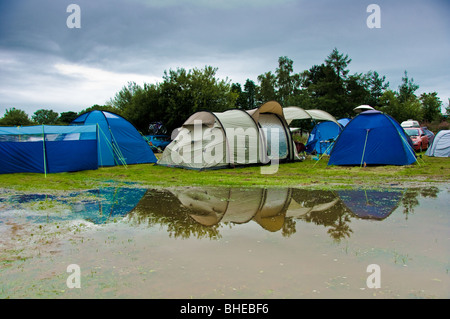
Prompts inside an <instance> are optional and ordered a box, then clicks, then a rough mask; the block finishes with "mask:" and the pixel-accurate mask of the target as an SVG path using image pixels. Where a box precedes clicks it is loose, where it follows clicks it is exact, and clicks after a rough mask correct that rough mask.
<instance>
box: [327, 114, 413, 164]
mask: <svg viewBox="0 0 450 319" xmlns="http://www.w3.org/2000/svg"><path fill="white" fill-rule="evenodd" d="M414 162H416V156H415V153H414V150H413V149H412V147H411V141H410V139H409V137H408V136H407V135H406V133H405V131H404V130H403V128H402V127H401V126H400V124H398V122H397V121H395V120H394V119H393V118H392V117H390V116H389V115H387V114H384V113H382V112H380V111H375V110H373V111H366V112H362V113H360V114H359V115H357V116H356V117H355V118H354V119H352V120H351V121H350V122H349V123H348V124H347V125H346V126H345V128H344V130H343V131H342V133H341V134H340V135H339V137H338V139H337V140H336V143H335V144H334V146H333V149H332V150H331V153H330V159H329V161H328V165H360V166H362V165H410V164H413V163H414Z"/></svg>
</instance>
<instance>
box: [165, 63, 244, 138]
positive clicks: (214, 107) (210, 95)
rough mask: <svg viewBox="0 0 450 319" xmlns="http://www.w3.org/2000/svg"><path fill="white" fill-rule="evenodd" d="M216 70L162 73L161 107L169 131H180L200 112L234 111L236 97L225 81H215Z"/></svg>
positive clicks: (207, 67) (211, 68)
mask: <svg viewBox="0 0 450 319" xmlns="http://www.w3.org/2000/svg"><path fill="white" fill-rule="evenodd" d="M216 73H217V68H213V67H211V66H206V67H205V68H204V69H197V68H194V69H192V70H189V71H186V70H185V69H182V68H181V69H177V70H169V72H167V71H165V72H164V76H163V79H164V81H163V83H161V85H160V90H161V91H160V100H159V102H160V104H161V105H164V107H165V117H164V123H165V124H166V126H167V127H168V129H169V130H172V129H175V128H177V127H179V126H180V125H181V124H183V122H184V121H185V120H186V119H187V118H188V117H189V116H190V115H191V114H192V113H195V112H197V111H201V110H209V111H213V112H222V111H225V110H227V109H230V108H234V107H235V104H236V99H237V98H238V94H237V93H236V92H232V91H231V85H230V83H229V81H228V80H219V79H217V78H216Z"/></svg>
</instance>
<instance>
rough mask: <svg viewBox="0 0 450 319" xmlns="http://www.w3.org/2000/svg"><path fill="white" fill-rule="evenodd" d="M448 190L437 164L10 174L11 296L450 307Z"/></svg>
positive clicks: (2, 274) (1, 238) (4, 291)
mask: <svg viewBox="0 0 450 319" xmlns="http://www.w3.org/2000/svg"><path fill="white" fill-rule="evenodd" d="M449 180H450V161H449V159H448V158H432V157H426V156H423V157H422V158H420V159H419V163H416V164H414V165H411V166H398V167H397V166H378V167H337V166H336V167H332V166H327V157H324V158H322V159H321V160H320V161H316V160H314V159H312V158H307V159H306V160H305V161H303V162H296V163H287V164H280V165H279V167H278V171H277V172H276V173H274V174H262V172H261V167H260V166H254V167H242V168H235V169H223V170H211V171H194V170H186V169H177V168H168V167H163V166H157V165H153V164H146V165H129V166H128V167H123V166H117V167H109V168H101V169H98V170H93V171H80V172H75V173H56V174H48V175H47V176H46V177H45V176H44V175H43V174H3V175H0V298H69V299H71V298H74V299H76V298H95V299H96V298H177V299H178V298H182V299H185V298H194V299H195V298H208V299H209V298H220V299H222V298H238V299H241V298H244V299H245V298H264V299H270V298H294V299H297V298H370V299H373V298H413V299H417V298H448V297H449V296H450V291H449V287H450V286H449V280H450V278H449V269H450V268H449V267H450V265H449V263H448V240H449V239H448V227H449V225H450V223H449V221H450V217H449V215H448V207H447V206H448V201H449V198H450V197H449V196H450V189H449V187H450V185H449V183H448V181H449ZM185 186H186V187H185ZM187 186H197V187H187ZM205 194H206V196H205ZM197 202H198V203H197ZM196 203H197V204H196ZM261 203H263V205H262V204H261ZM261 205H262V206H261ZM255 207H257V208H258V210H255ZM255 211H256V213H255ZM367 214H369V215H367ZM367 216H372V217H370V218H367ZM372 264H376V265H378V266H379V267H381V268H380V269H382V281H381V282H382V286H381V288H379V289H378V288H377V289H376V291H375V290H373V288H371V287H369V285H368V284H367V281H366V278H367V276H368V273H367V267H368V265H372ZM73 265H75V266H78V267H80V268H79V269H81V270H80V274H79V275H80V277H79V281H80V288H82V289H73V286H71V284H70V282H69V281H68V280H69V278H72V274H69V272H70V271H69V270H68V267H69V266H73Z"/></svg>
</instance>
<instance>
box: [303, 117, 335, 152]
mask: <svg viewBox="0 0 450 319" xmlns="http://www.w3.org/2000/svg"><path fill="white" fill-rule="evenodd" d="M341 130H342V129H341V127H340V126H339V124H337V123H335V122H331V121H326V122H320V123H318V124H316V125H315V126H314V128H313V129H312V131H311V133H310V134H309V137H308V141H307V142H306V152H307V153H313V152H314V151H315V153H317V154H327V155H328V154H330V151H331V148H332V147H333V143H334V141H335V140H336V138H337V137H338V136H339V134H340V133H341Z"/></svg>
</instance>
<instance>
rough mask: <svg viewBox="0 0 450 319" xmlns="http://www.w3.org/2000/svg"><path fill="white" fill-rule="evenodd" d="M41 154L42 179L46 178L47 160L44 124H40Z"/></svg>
mask: <svg viewBox="0 0 450 319" xmlns="http://www.w3.org/2000/svg"><path fill="white" fill-rule="evenodd" d="M42 152H43V158H44V177H45V178H47V159H46V156H45V153H46V152H45V131H44V124H42Z"/></svg>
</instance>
